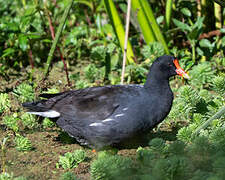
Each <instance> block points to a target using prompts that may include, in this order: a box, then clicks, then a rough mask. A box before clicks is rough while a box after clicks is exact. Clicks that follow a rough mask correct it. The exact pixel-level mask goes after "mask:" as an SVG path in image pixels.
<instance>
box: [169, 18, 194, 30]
mask: <svg viewBox="0 0 225 180" xmlns="http://www.w3.org/2000/svg"><path fill="white" fill-rule="evenodd" d="M173 23H174V24H175V25H176V26H177V27H178V28H180V29H181V30H182V31H189V32H191V30H192V29H191V27H190V26H188V25H187V24H185V23H183V22H181V21H178V20H177V19H173Z"/></svg>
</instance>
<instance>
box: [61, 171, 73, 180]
mask: <svg viewBox="0 0 225 180" xmlns="http://www.w3.org/2000/svg"><path fill="white" fill-rule="evenodd" d="M59 180H77V177H76V176H75V174H74V173H72V172H66V173H64V174H62V176H61V177H60V179H59Z"/></svg>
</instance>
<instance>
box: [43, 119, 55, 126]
mask: <svg viewBox="0 0 225 180" xmlns="http://www.w3.org/2000/svg"><path fill="white" fill-rule="evenodd" d="M42 125H43V127H44V128H51V127H53V126H55V123H54V122H52V121H51V120H50V119H49V118H44V120H43V122H42Z"/></svg>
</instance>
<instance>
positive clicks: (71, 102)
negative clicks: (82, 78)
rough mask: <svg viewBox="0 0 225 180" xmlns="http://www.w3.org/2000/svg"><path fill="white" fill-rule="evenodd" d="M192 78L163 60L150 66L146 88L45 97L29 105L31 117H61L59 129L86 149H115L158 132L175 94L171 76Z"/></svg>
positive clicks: (123, 87) (116, 87) (170, 59)
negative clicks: (156, 128) (154, 130)
mask: <svg viewBox="0 0 225 180" xmlns="http://www.w3.org/2000/svg"><path fill="white" fill-rule="evenodd" d="M176 74H178V75H180V76H183V77H184V78H189V76H188V75H187V74H186V73H185V72H184V70H183V69H181V67H180V66H179V63H178V60H177V59H176V58H175V57H173V56H166V55H165V56H161V57H159V58H157V59H156V60H155V61H154V62H153V64H152V66H151V67H150V71H149V74H148V76H147V80H146V83H145V84H144V85H136V84H132V85H109V86H103V87H91V88H86V89H80V90H72V91H66V92H62V93H58V94H42V95H40V96H41V97H44V98H47V100H40V101H37V102H27V103H24V104H23V106H24V107H25V108H27V109H29V110H30V112H29V113H31V114H36V115H39V116H44V117H49V118H56V123H57V125H58V126H59V127H61V128H62V129H63V130H65V131H66V132H67V133H68V134H69V135H70V136H72V137H74V138H76V140H77V141H78V142H79V143H80V144H81V145H87V146H89V147H92V148H93V147H94V148H96V149H100V148H103V147H105V146H113V145H115V144H118V143H120V142H122V141H124V140H126V139H128V138H131V137H135V135H138V134H143V133H145V132H146V131H148V130H150V129H152V128H154V127H155V126H156V125H157V124H159V123H160V122H162V121H163V119H164V118H165V117H166V116H167V115H168V113H169V111H170V109H171V106H172V102H173V93H172V91H171V89H170V85H169V78H170V77H171V76H175V75H176Z"/></svg>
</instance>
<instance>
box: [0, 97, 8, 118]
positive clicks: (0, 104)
mask: <svg viewBox="0 0 225 180" xmlns="http://www.w3.org/2000/svg"><path fill="white" fill-rule="evenodd" d="M9 108H10V100H9V95H8V94H6V93H0V114H2V113H4V112H5V111H7V110H9Z"/></svg>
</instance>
